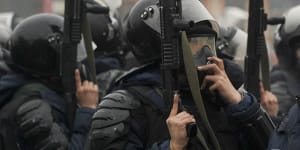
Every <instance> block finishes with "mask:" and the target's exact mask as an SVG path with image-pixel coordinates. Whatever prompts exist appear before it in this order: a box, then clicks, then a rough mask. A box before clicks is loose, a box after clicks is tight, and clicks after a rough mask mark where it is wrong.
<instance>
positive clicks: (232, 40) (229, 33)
mask: <svg viewBox="0 0 300 150" xmlns="http://www.w3.org/2000/svg"><path fill="white" fill-rule="evenodd" d="M216 48H217V55H218V57H221V58H222V56H223V55H225V56H224V57H225V58H226V57H227V56H229V57H232V59H233V61H234V62H235V63H236V64H238V65H239V66H240V67H241V68H244V59H245V56H246V52H247V51H246V50H247V33H246V32H244V31H242V30H241V29H239V28H236V27H220V36H219V37H218V40H217V43H216Z"/></svg>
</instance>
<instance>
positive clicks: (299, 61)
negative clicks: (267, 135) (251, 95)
mask: <svg viewBox="0 0 300 150" xmlns="http://www.w3.org/2000/svg"><path fill="white" fill-rule="evenodd" d="M299 13H300V6H299V5H298V6H295V7H293V8H291V9H290V10H288V11H287V12H286V13H285V16H284V17H285V23H284V24H282V25H279V27H278V28H277V29H278V30H277V31H276V34H275V43H274V44H275V46H274V47H275V50H276V53H277V56H278V59H279V65H278V66H276V67H274V69H273V71H272V72H271V79H272V80H271V81H272V84H271V90H272V92H273V93H274V94H275V95H276V96H277V98H278V102H279V117H281V118H283V119H282V121H281V123H280V124H279V126H278V127H277V128H276V130H275V131H274V133H273V136H272V137H271V139H270V142H269V147H268V150H287V149H288V150H298V149H300V143H299V140H300V128H299V127H300V124H299V123H300V115H299V114H300V112H299V104H300V103H299V100H298V103H296V96H297V95H300V78H299V77H300V56H299V55H297V54H299V52H300V44H299V43H300V23H299V21H297V20H296V18H297V17H296V16H298V15H299Z"/></svg>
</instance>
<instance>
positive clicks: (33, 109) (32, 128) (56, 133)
mask: <svg viewBox="0 0 300 150" xmlns="http://www.w3.org/2000/svg"><path fill="white" fill-rule="evenodd" d="M17 125H18V130H19V131H20V135H21V136H22V137H21V138H22V139H24V141H25V142H26V144H27V145H30V146H32V147H31V148H32V149H34V150H40V149H59V150H63V149H65V148H66V147H67V145H68V140H67V138H66V137H65V135H64V134H62V133H61V131H60V130H61V129H60V127H59V126H58V125H57V124H56V123H54V122H53V118H52V114H51V107H50V106H49V105H48V104H47V103H45V102H43V101H42V100H38V99H37V100H32V101H29V102H26V103H24V104H22V105H21V106H20V107H19V109H18V110H17Z"/></svg>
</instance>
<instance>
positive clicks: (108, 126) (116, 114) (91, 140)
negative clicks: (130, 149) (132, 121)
mask: <svg viewBox="0 0 300 150" xmlns="http://www.w3.org/2000/svg"><path fill="white" fill-rule="evenodd" d="M129 116H130V111H129V110H124V109H108V108H100V109H99V110H98V111H97V112H96V113H95V114H94V116H93V118H92V124H91V128H90V133H89V137H88V141H87V144H86V147H88V149H89V150H99V149H109V148H107V147H109V146H110V145H115V146H116V147H118V148H117V149H119V148H120V149H121V147H122V148H123V147H124V144H126V141H127V140H126V139H125V140H124V139H123V137H124V136H125V137H126V135H127V134H128V131H129V126H128V120H129V119H128V118H129ZM113 141H117V143H113ZM122 143H123V144H122Z"/></svg>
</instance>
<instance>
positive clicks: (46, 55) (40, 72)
mask: <svg viewBox="0 0 300 150" xmlns="http://www.w3.org/2000/svg"><path fill="white" fill-rule="evenodd" d="M62 35H63V17H61V16H58V15H54V14H37V15H33V16H30V17H28V18H26V19H24V20H23V21H22V22H21V23H20V24H19V25H17V27H16V28H15V29H14V30H13V33H12V35H11V37H10V39H9V49H10V51H11V61H12V62H9V64H13V66H14V67H15V68H17V69H18V71H22V72H24V73H27V74H29V75H31V76H34V77H59V70H60V69H59V67H60V59H61V58H60V53H61V44H62V41H63V39H62V38H63V36H62ZM77 50H78V52H77V54H78V55H77V60H78V61H80V60H82V59H84V58H85V56H86V52H85V50H84V46H82V42H81V44H79V46H78V48H77Z"/></svg>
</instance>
